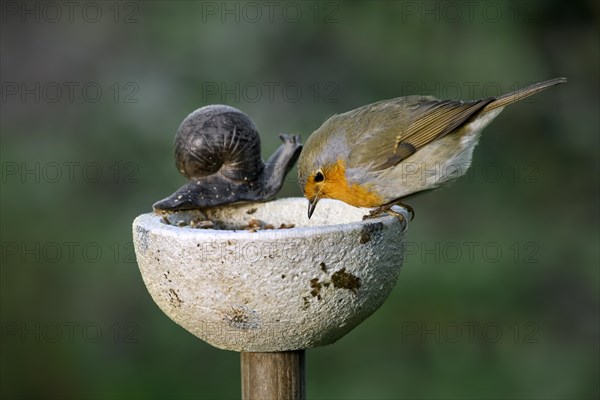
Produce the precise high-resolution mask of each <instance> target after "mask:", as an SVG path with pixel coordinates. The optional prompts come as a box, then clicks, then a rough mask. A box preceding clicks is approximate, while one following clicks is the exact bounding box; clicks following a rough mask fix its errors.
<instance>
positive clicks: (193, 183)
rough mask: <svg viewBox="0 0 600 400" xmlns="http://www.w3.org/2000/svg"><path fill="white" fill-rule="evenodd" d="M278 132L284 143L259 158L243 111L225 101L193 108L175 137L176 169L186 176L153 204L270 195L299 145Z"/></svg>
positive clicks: (185, 205) (170, 206) (195, 204)
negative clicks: (179, 183) (227, 104)
mask: <svg viewBox="0 0 600 400" xmlns="http://www.w3.org/2000/svg"><path fill="white" fill-rule="evenodd" d="M280 138H281V140H282V141H283V142H284V143H283V144H282V145H281V146H280V147H279V148H278V149H277V150H276V151H275V153H273V155H272V156H271V157H270V158H269V160H268V161H267V163H266V164H265V163H263V161H262V157H261V146H260V136H259V134H258V131H257V129H256V126H255V125H254V123H253V122H252V120H250V118H248V116H247V115H246V114H244V113H243V112H241V111H240V110H238V109H236V108H233V107H229V106H225V105H211V106H206V107H202V108H199V109H198V110H196V111H194V112H193V113H191V114H190V115H188V117H187V118H186V119H185V120H184V121H183V122H182V123H181V125H180V126H179V129H178V130H177V135H176V137H175V162H176V165H177V169H178V170H179V172H181V173H182V174H183V175H184V176H185V177H186V178H188V179H189V182H188V183H186V184H185V185H183V186H182V187H181V188H179V189H178V190H177V191H176V192H175V193H173V194H172V195H171V196H169V197H167V198H166V199H164V200H161V201H159V202H157V203H155V204H154V208H155V209H159V210H185V209H195V208H206V207H213V206H218V205H224V204H230V203H234V202H237V201H265V200H268V199H270V198H272V197H273V196H274V195H275V194H276V193H277V192H278V191H279V190H280V189H281V186H282V184H283V180H284V178H285V176H286V174H287V173H288V172H289V170H290V169H291V168H292V167H293V165H294V163H295V162H296V160H297V159H298V156H299V155H300V150H301V149H302V144H301V143H300V138H299V137H298V136H291V135H280Z"/></svg>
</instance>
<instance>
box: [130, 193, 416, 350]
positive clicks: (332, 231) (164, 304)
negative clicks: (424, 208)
mask: <svg viewBox="0 0 600 400" xmlns="http://www.w3.org/2000/svg"><path fill="white" fill-rule="evenodd" d="M307 208H308V202H307V200H306V199H304V198H286V199H280V200H275V201H270V202H266V203H239V204H233V205H228V206H222V207H217V208H213V209H210V210H204V211H203V213H204V215H203V213H202V212H200V211H198V210H193V211H178V212H174V213H170V214H163V215H159V214H156V213H148V214H142V215H140V216H139V217H137V218H136V219H135V221H134V222H133V240H134V245H135V253H136V257H137V261H138V265H139V268H140V271H141V274H142V278H143V280H144V283H145V284H146V287H147V288H148V291H149V292H150V295H151V296H152V298H153V299H154V301H155V302H156V304H157V305H158V306H159V307H160V309H161V310H162V311H163V312H164V313H165V314H167V315H168V316H169V318H171V319H172V320H173V321H175V322H176V323H177V324H179V325H181V326H182V327H183V328H185V329H187V330H188V331H189V332H191V333H192V334H194V335H195V336H197V337H199V338H200V339H202V340H204V341H206V342H207V343H209V344H211V345H213V346H215V347H218V348H221V349H226V350H233V351H245V352H276V351H290V350H298V349H307V348H311V347H316V346H323V345H327V344H330V343H333V342H335V341H337V340H338V339H340V338H341V337H342V336H344V335H345V334H346V333H348V332H349V331H351V330H352V329H353V328H354V327H356V326H357V325H358V324H360V323H361V322H362V321H364V320H365V319H366V318H367V317H369V316H370V315H371V314H373V312H375V310H377V309H378V308H379V307H380V306H381V305H382V304H383V302H384V301H385V300H386V298H387V297H388V295H389V294H390V292H391V291H392V289H393V287H394V285H395V284H396V281H397V279H398V274H399V273H400V268H401V266H402V261H403V247H404V246H403V241H404V237H405V232H404V230H403V227H404V225H403V223H402V222H400V221H399V219H398V218H396V217H392V216H388V215H386V216H383V217H380V218H373V219H367V220H364V221H363V219H362V217H363V215H365V214H367V213H368V210H366V209H361V208H355V207H352V206H349V205H347V204H345V203H342V202H339V201H335V200H321V201H320V202H319V205H318V206H317V208H316V211H315V213H314V215H313V217H312V219H310V220H309V219H308V218H307ZM396 211H398V212H401V213H403V215H404V216H405V217H406V219H407V220H408V214H407V212H406V211H405V210H404V209H400V208H396ZM205 217H208V218H209V219H210V220H211V221H213V223H214V227H213V228H210V229H199V228H198V226H202V223H199V222H198V221H201V220H204V219H206V218H205ZM282 224H283V226H282ZM292 224H293V227H291V225H292ZM192 226H194V227H192ZM260 228H263V229H260ZM269 228H275V229H269Z"/></svg>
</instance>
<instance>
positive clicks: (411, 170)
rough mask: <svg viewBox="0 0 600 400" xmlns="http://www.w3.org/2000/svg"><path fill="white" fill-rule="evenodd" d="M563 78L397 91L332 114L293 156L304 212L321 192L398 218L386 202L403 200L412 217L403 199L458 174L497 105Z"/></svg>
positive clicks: (311, 208)
mask: <svg viewBox="0 0 600 400" xmlns="http://www.w3.org/2000/svg"><path fill="white" fill-rule="evenodd" d="M566 81H567V79H566V78H555V79H550V80H547V81H544V82H540V83H536V84H533V85H531V86H527V87H525V88H522V89H519V90H516V91H513V92H510V93H507V94H504V95H501V96H498V97H488V98H485V99H480V100H474V101H457V100H438V99H436V98H434V97H431V96H418V95H413V96H405V97H398V98H395V99H391V100H383V101H379V102H376V103H373V104H369V105H366V106H363V107H360V108H357V109H355V110H351V111H348V112H345V113H343V114H337V115H333V116H332V117H330V118H329V119H327V120H326V121H325V122H324V123H323V124H322V125H321V127H319V128H318V129H317V130H316V131H315V132H313V133H312V134H311V135H310V137H309V138H308V140H307V141H306V143H305V145H304V148H303V149H302V151H301V153H300V158H299V159H298V182H299V184H300V187H301V190H302V191H303V193H304V197H306V198H307V199H308V218H309V219H310V217H311V216H312V215H313V213H314V211H315V208H316V206H317V203H318V202H319V200H321V199H325V198H328V199H336V200H340V201H343V202H345V203H347V204H349V205H351V206H355V207H367V208H371V209H372V211H371V213H370V216H379V215H381V214H382V213H384V212H386V213H389V214H394V215H397V216H398V217H400V216H401V215H402V214H399V213H394V212H393V210H392V209H391V208H392V206H394V205H400V206H405V208H406V209H407V210H408V211H409V212H410V213H411V214H412V216H413V217H414V210H413V209H412V207H410V206H409V205H407V204H405V203H403V199H404V198H406V197H407V196H409V195H412V194H414V193H418V192H422V191H425V190H431V189H435V188H438V187H439V186H441V185H442V184H444V183H447V182H450V181H452V180H455V179H457V178H458V177H460V176H462V175H464V174H465V173H466V172H467V170H468V168H469V166H470V164H471V160H472V158H473V149H474V148H475V146H476V145H477V143H478V142H479V139H480V137H481V132H482V130H483V129H484V128H485V127H486V126H487V125H488V124H489V123H490V122H492V120H494V118H496V117H497V116H498V115H499V114H500V113H501V112H502V110H504V107H506V106H507V105H509V104H512V103H514V102H517V101H520V100H523V99H524V98H526V97H529V96H531V95H534V94H536V93H538V92H540V91H542V90H544V89H547V88H549V87H551V86H554V85H558V84H561V83H564V82H566ZM448 171H452V173H448Z"/></svg>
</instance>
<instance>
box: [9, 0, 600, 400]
mask: <svg viewBox="0 0 600 400" xmlns="http://www.w3.org/2000/svg"><path fill="white" fill-rule="evenodd" d="M45 4H46V3H44V2H27V3H22V2H3V3H2V9H1V11H2V14H1V15H0V19H1V23H2V24H1V42H0V43H1V53H2V54H1V64H0V65H1V82H2V102H1V140H2V143H1V157H2V190H1V197H0V198H1V234H2V237H1V242H2V268H1V297H0V298H1V323H2V334H1V342H0V345H1V351H0V354H1V356H0V357H1V363H0V367H1V374H0V383H1V385H0V394H1V396H2V398H85V399H111V398H115V399H117V398H119V399H122V398H152V399H154V398H156V399H159V398H172V399H188V398H200V399H204V398H206V399H209V398H211V399H212V398H236V397H238V396H239V393H240V383H239V355H238V354H236V353H233V352H227V351H221V350H218V349H215V348H212V347H211V346H209V345H208V344H206V343H204V342H202V341H200V340H198V339H196V338H195V337H193V336H192V335H191V334H189V333H187V332H186V331H185V330H183V329H182V328H180V327H179V326H177V325H176V324H175V323H173V322H171V321H170V320H169V319H168V318H167V317H166V316H165V315H164V314H163V313H162V312H161V311H160V310H159V309H158V307H156V306H155V304H154V303H153V301H152V299H151V298H150V296H149V294H148V293H147V291H146V289H145V287H144V285H143V282H142V279H141V277H140V274H139V272H138V269H137V265H136V263H135V258H134V256H133V249H132V245H131V222H132V221H133V219H134V217H135V216H136V215H138V214H140V213H144V212H148V211H149V210H150V209H151V204H152V203H153V202H154V201H156V200H158V199H161V198H163V197H165V196H166V195H168V194H170V193H172V192H173V191H174V190H175V189H176V188H178V187H179V186H180V185H181V184H182V183H183V182H184V179H183V178H182V177H181V176H180V175H179V174H178V172H177V171H176V169H175V166H174V162H173V157H172V142H173V137H174V133H175V130H176V129H177V127H178V125H179V123H180V122H181V121H182V120H183V118H184V117H185V116H186V115H187V114H188V113H189V112H191V111H192V110H194V109H195V108H197V107H200V106H203V105H206V104H212V103H226V104H229V105H232V106H235V107H238V108H240V109H241V110H243V111H244V112H246V113H247V114H249V115H250V117H251V118H252V119H253V120H254V121H255V123H256V124H257V126H258V128H259V131H260V133H261V136H262V139H263V156H264V157H265V158H266V157H268V155H270V154H271V153H272V152H273V150H274V149H275V148H276V147H277V146H279V144H280V142H279V139H278V138H277V134H279V133H281V132H287V133H294V134H300V135H302V137H303V140H304V141H306V139H307V137H308V136H309V135H310V133H311V132H312V131H313V130H315V129H316V128H317V127H318V126H319V125H320V124H321V123H322V122H323V121H324V120H325V119H326V118H327V117H328V116H330V115H331V114H333V113H337V112H343V111H347V110H350V109H353V108H355V107H358V106H362V105H365V104H368V103H371V102H374V101H377V100H381V99H385V98H392V97H398V96H402V95H409V94H428V95H434V96H437V97H441V98H460V99H463V100H470V99H474V98H479V97H485V96H493V95H496V94H499V93H500V92H505V91H510V90H514V89H517V88H520V87H523V86H524V85H526V84H528V83H531V82H534V81H541V80H544V79H549V78H553V77H558V76H566V77H568V78H569V82H568V83H567V84H565V85H561V86H558V87H555V88H551V89H549V90H548V91H546V92H544V93H543V94H540V95H538V96H536V97H535V98H533V99H528V100H526V101H523V102H522V103H519V104H517V105H513V106H511V107H510V108H509V109H507V110H505V111H504V113H503V115H501V116H500V117H499V118H498V119H497V120H496V121H495V122H494V123H493V124H492V125H491V126H490V127H488V128H487V130H486V134H485V135H484V137H483V140H482V142H481V144H480V145H479V146H478V148H477V149H476V152H475V158H474V163H475V164H474V168H473V169H472V172H471V174H470V175H468V176H465V177H463V178H461V179H460V180H459V181H457V182H456V183H455V184H453V185H451V186H449V187H446V188H444V189H441V190H438V191H435V192H430V193H427V194H425V195H423V196H421V197H418V198H416V199H414V200H413V201H412V202H411V205H412V206H413V207H414V208H415V210H416V219H415V220H414V221H413V222H412V223H411V224H410V226H409V233H408V241H409V243H408V245H407V258H406V261H405V264H404V268H403V271H402V273H401V275H400V279H399V282H398V284H397V286H396V288H395V290H394V292H393V294H392V295H391V297H390V298H389V300H388V301H387V302H386V303H385V304H384V306H383V307H382V308H381V309H380V310H379V311H378V312H376V313H375V314H374V315H373V316H372V317H371V318H369V319H368V320H367V321H366V322H364V323H363V324H362V325H360V326H359V327H357V328H356V329H355V330H354V331H352V332H351V333H350V334H348V335H347V336H346V337H345V338H343V339H342V340H340V341H339V342H338V343H336V344H335V345H331V346H328V347H324V348H318V349H312V350H310V351H308V353H307V379H308V387H307V390H308V397H309V398H317V399H318V398H323V399H325V398H355V399H359V398H361V399H362V398H411V399H413V398H414V399H431V398H436V399H437V398H440V399H450V398H452V399H455V398H519V399H522V398H536V399H540V398H561V399H562V398H569V399H571V398H598V396H599V395H600V394H599V383H598V376H599V372H600V371H599V357H600V353H599V351H600V347H599V321H598V315H599V313H598V311H599V281H600V279H599V274H598V266H599V228H598V227H599V223H598V222H599V215H598V208H599V207H598V203H599V202H598V199H599V193H598V191H599V187H600V185H599V183H600V182H599V170H600V168H599V157H598V156H599V128H600V126H599V92H600V91H599V89H600V85H599V71H600V68H599V67H600V62H599V57H600V56H599V49H600V46H599V37H600V35H599V30H598V26H599V13H600V8H599V3H598V2H595V1H589V2H577V1H571V2H563V1H509V2H502V1H501V2H498V1H490V2H461V1H458V2H434V1H428V2H421V1H385V2H384V1H382V2H377V1H368V2H367V1H356V2H343V3H342V2H321V3H318V2H279V1H274V2H254V3H244V2H191V1H190V2H184V1H180V2H166V1H150V2H122V3H115V2H92V3H88V2H72V3H69V5H67V4H66V2H65V3H62V2H59V3H53V4H54V6H52V5H51V6H48V5H45ZM300 195H301V192H300V190H299V188H298V187H297V182H296V178H295V170H294V171H292V173H290V176H289V177H288V178H287V180H286V184H285V186H284V188H283V190H282V192H281V193H280V197H285V196H300Z"/></svg>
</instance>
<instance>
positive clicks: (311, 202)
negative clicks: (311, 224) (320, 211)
mask: <svg viewBox="0 0 600 400" xmlns="http://www.w3.org/2000/svg"><path fill="white" fill-rule="evenodd" d="M318 202H319V196H315V197H313V198H312V199H311V200H309V201H308V219H310V217H312V215H313V213H314V212H315V207H316V206H317V203H318Z"/></svg>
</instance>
